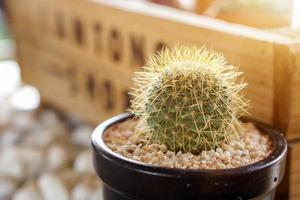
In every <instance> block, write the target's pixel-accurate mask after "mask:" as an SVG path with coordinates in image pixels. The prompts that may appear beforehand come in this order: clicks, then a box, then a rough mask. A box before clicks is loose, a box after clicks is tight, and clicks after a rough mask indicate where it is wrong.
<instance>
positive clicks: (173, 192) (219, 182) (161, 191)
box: [92, 113, 287, 200]
mask: <svg viewBox="0 0 300 200" xmlns="http://www.w3.org/2000/svg"><path fill="white" fill-rule="evenodd" d="M131 117H132V114H130V113H124V114H121V115H118V116H116V117H113V118H111V119H109V120H107V121H105V122H103V123H102V124H101V125H100V126H98V127H97V129H96V130H95V131H94V133H93V135H92V146H93V156H94V167H95V170H96V173H97V175H98V176H99V177H100V178H101V179H102V181H103V182H104V188H103V194H104V200H160V199H161V200H162V199H163V200H179V199H180V200H200V199H201V200H211V199H216V200H226V199H228V200H244V199H253V200H257V199H259V200H270V199H274V195H275V191H276V187H277V186H278V184H279V183H280V181H281V180H282V178H283V175H284V168H285V160H286V154H287V143H286V140H285V139H284V137H283V136H282V134H280V133H279V132H277V131H275V130H273V129H271V128H270V127H268V126H266V125H264V124H261V123H257V122H255V125H256V126H257V128H259V129H260V130H262V131H264V132H265V133H267V134H269V135H270V137H271V139H272V141H273V152H272V153H271V155H270V156H269V157H267V158H266V159H264V160H262V161H259V162H257V163H254V164H251V165H248V166H244V167H239V168H234V169H223V170H185V169H172V168H165V167H156V166H150V165H146V164H143V163H139V162H136V161H133V160H130V159H127V158H125V157H122V156H120V155H118V154H116V153H114V152H113V151H111V150H110V149H109V148H108V147H107V146H106V145H105V143H104V141H103V139H102V136H103V133H104V132H105V130H106V129H107V128H108V127H110V126H113V125H115V124H116V123H120V122H122V121H124V120H127V119H129V118H131Z"/></svg>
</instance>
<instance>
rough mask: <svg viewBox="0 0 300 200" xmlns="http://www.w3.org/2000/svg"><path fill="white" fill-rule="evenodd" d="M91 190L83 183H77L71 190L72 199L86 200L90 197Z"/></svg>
mask: <svg viewBox="0 0 300 200" xmlns="http://www.w3.org/2000/svg"><path fill="white" fill-rule="evenodd" d="M92 195H93V190H92V189H91V188H90V187H89V186H88V185H87V184H84V183H79V184H78V185H76V186H75V187H74V188H73V190H72V191H71V197H72V200H88V199H91V198H92Z"/></svg>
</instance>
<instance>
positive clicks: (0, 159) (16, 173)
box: [0, 147, 25, 180]
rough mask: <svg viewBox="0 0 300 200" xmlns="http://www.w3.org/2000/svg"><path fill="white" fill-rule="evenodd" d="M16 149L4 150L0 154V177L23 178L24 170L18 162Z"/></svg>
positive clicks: (18, 157)
mask: <svg viewBox="0 0 300 200" xmlns="http://www.w3.org/2000/svg"><path fill="white" fill-rule="evenodd" d="M20 156H21V155H20V153H19V151H18V149H17V148H15V147H11V148H6V149H4V150H2V151H1V152H0V163H1V164H0V176H8V177H12V178H15V179H18V180H20V179H23V178H24V177H25V169H24V166H23V165H22V162H21V160H20Z"/></svg>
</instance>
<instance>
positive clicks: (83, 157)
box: [74, 150, 94, 173]
mask: <svg viewBox="0 0 300 200" xmlns="http://www.w3.org/2000/svg"><path fill="white" fill-rule="evenodd" d="M74 169H75V171H77V172H80V173H94V167H93V157H92V152H91V151H90V150H85V151H82V152H80V153H79V154H78V156H77V157H76V159H75V162H74Z"/></svg>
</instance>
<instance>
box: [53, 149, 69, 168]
mask: <svg viewBox="0 0 300 200" xmlns="http://www.w3.org/2000/svg"><path fill="white" fill-rule="evenodd" d="M70 160H71V156H70V153H69V152H67V150H66V149H65V148H64V147H63V146H62V145H53V146H51V147H50V148H49V150H48V152H47V168H48V169H49V170H60V169H62V168H64V167H66V166H67V165H68V164H69V162H70Z"/></svg>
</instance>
